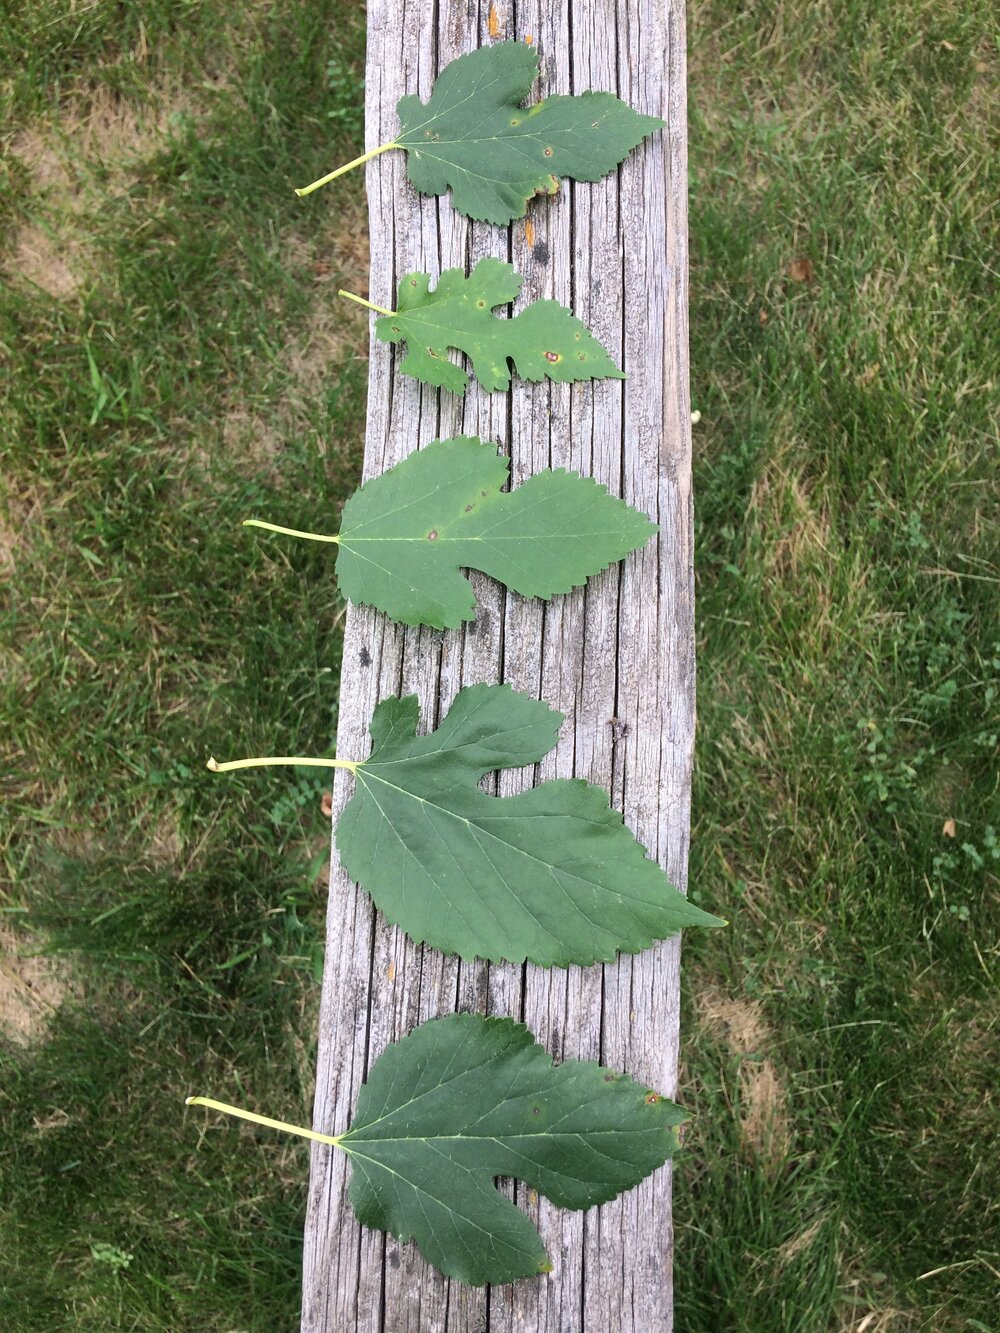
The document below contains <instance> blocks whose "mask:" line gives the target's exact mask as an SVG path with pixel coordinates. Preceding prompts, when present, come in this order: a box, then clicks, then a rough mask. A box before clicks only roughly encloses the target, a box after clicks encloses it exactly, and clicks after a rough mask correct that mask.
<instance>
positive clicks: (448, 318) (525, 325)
mask: <svg viewBox="0 0 1000 1333" xmlns="http://www.w3.org/2000/svg"><path fill="white" fill-rule="evenodd" d="M523 281H524V279H523V278H522V277H520V275H519V274H517V273H515V272H514V268H513V265H511V264H505V263H503V261H502V260H500V259H481V260H480V261H479V263H478V264H477V265H476V267H475V268H474V269H473V270H472V272H471V273H470V274H469V276H468V277H466V276H465V273H464V271H463V270H462V269H460V268H449V269H447V270H446V271H445V272H444V273H442V274H441V277H440V278H439V279H438V285H437V287H436V288H435V289H434V290H433V291H431V288H430V277H429V275H428V274H426V273H407V274H406V276H405V277H404V278H403V280H402V282H401V283H400V284H399V294H398V297H397V300H396V310H395V312H394V313H393V314H391V315H387V316H383V317H382V318H381V319H378V320H376V321H375V332H376V334H377V335H378V337H379V338H381V339H382V341H383V342H387V343H400V342H405V343H406V345H407V351H406V356H405V357H404V358H403V361H402V362H401V364H400V367H399V369H400V370H401V371H402V372H403V374H404V375H412V376H414V378H416V379H418V380H422V381H423V382H424V384H433V385H435V386H437V387H438V388H441V389H450V390H451V392H452V393H465V390H466V388H467V386H468V383H469V377H468V375H467V374H466V373H465V371H464V370H461V369H459V367H458V366H456V365H453V364H452V362H451V361H449V360H448V357H447V351H448V348H449V347H457V348H459V349H460V350H461V351H463V352H465V353H466V355H467V356H468V357H469V358H470V359H471V361H472V367H473V369H474V371H475V372H476V378H477V379H478V380H479V382H480V384H481V385H482V386H483V388H484V389H486V390H488V391H490V392H492V391H493V390H495V389H509V388H510V371H509V369H508V365H507V363H508V361H513V363H514V366H515V368H516V370H517V373H518V374H519V375H520V376H521V378H522V379H525V380H532V381H534V382H535V383H537V382H538V381H540V380H543V379H550V380H556V381H557V382H558V383H560V384H573V383H575V382H576V381H577V380H598V379H618V380H623V379H624V378H625V376H624V374H623V373H622V371H620V370H619V369H618V367H617V366H616V365H615V363H614V362H613V361H612V360H611V357H610V356H608V354H607V352H606V351H605V350H604V348H603V347H602V346H601V344H600V343H599V342H598V341H597V339H596V338H595V337H594V335H593V334H592V333H591V332H590V330H589V329H588V328H587V326H586V325H585V324H583V323H581V322H580V320H578V319H577V318H576V316H575V315H573V314H572V312H571V311H569V310H567V309H566V307H565V306H561V305H560V304H559V302H558V301H533V302H532V304H531V305H529V306H528V307H527V309H525V310H522V311H521V313H520V314H519V315H515V316H514V318H513V319H498V318H497V317H496V316H495V315H494V314H492V313H491V312H492V310H493V307H494V306H498V305H508V304H509V303H510V302H511V301H513V300H515V299H516V297H517V294H518V292H519V291H520V290H521V283H522V282H523Z"/></svg>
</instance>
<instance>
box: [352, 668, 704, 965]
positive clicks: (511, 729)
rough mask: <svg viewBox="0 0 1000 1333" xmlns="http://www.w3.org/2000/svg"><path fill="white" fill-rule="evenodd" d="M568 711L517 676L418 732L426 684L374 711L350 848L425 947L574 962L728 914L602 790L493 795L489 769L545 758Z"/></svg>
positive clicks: (573, 786) (362, 879) (381, 901)
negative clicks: (486, 782) (654, 849)
mask: <svg viewBox="0 0 1000 1333" xmlns="http://www.w3.org/2000/svg"><path fill="white" fill-rule="evenodd" d="M562 720H563V718H562V714H561V713H557V712H555V710H553V709H551V708H549V706H548V704H545V703H541V702H539V701H538V700H536V699H532V698H530V697H529V696H528V695H525V694H520V693H517V692H515V691H514V690H512V689H511V688H510V686H508V685H472V686H468V687H467V688H465V689H462V690H460V691H459V693H458V695H457V696H456V698H455V702H454V703H453V704H452V706H451V708H450V709H449V711H448V713H447V715H446V716H445V718H444V719H443V720H442V722H441V724H440V725H439V726H438V728H437V729H436V730H435V731H433V732H431V733H430V734H429V735H426V736H418V735H417V723H418V703H417V699H416V696H415V695H410V696H409V697H408V698H405V699H399V698H389V699H386V700H384V701H383V702H382V703H380V704H379V705H378V707H377V708H376V710H375V713H374V715H373V717H372V722H371V735H372V742H373V746H372V754H371V757H370V758H369V759H367V760H365V761H364V762H363V763H361V764H359V765H358V766H357V768H356V771H355V777H356V780H357V791H356V792H355V794H354V795H353V796H352V798H351V799H350V801H349V802H348V804H347V806H346V808H345V810H344V813H343V815H342V816H341V819H340V823H339V825H338V827H337V832H336V841H337V849H338V851H339V853H340V859H341V862H342V864H343V865H344V867H345V869H346V870H347V872H348V874H350V875H351V877H352V878H353V879H354V880H356V881H357V883H358V884H360V885H361V886H362V888H364V889H366V890H367V891H368V893H370V894H371V896H372V898H373V899H374V901H375V904H376V906H377V907H378V908H379V910H380V911H381V912H382V913H383V914H384V915H385V916H386V917H387V918H388V919H389V920H390V921H392V922H394V923H395V924H397V925H399V926H400V927H401V928H402V929H403V930H404V931H405V932H406V934H407V935H409V936H410V937H411V938H412V939H414V940H416V941H417V942H418V943H419V942H422V941H426V942H427V943H428V944H431V945H433V946H434V947H435V948H437V949H441V950H442V951H443V952H445V953H451V954H458V955H459V956H460V957H462V958H466V959H469V958H473V957H479V958H486V959H490V960H492V961H494V962H499V961H502V960H507V961H509V962H512V963H521V962H524V961H525V960H526V959H527V960H528V961H530V962H532V963H538V964H540V965H542V966H553V965H557V966H561V967H566V966H568V965H569V964H571V963H579V964H589V963H595V962H610V961H611V960H612V959H613V958H614V957H615V955H616V953H618V952H619V951H622V952H626V953H638V952H639V951H641V950H642V949H645V948H647V947H648V946H649V945H650V944H652V943H653V942H654V940H661V939H665V938H667V937H668V936H670V935H675V934H676V933H677V932H678V931H679V930H681V929H682V927H685V926H699V925H700V926H717V925H722V924H723V923H722V922H721V921H720V920H719V918H718V917H714V916H711V915H709V914H708V913H707V912H703V911H702V910H701V909H700V908H698V907H696V906H695V905H694V904H693V903H691V902H689V901H688V899H687V898H685V897H684V895H683V894H681V893H679V892H678V891H677V889H675V888H674V887H672V885H671V884H670V883H669V882H668V881H667V878H666V876H665V875H664V873H663V870H662V869H661V868H660V867H659V866H658V865H657V864H656V863H655V862H654V861H651V860H649V858H648V857H647V856H646V854H645V852H644V850H643V848H642V847H641V845H640V844H639V843H638V842H637V841H636V839H635V838H634V837H633V836H632V834H631V833H630V832H629V831H628V829H626V828H625V826H624V822H623V820H622V817H621V815H620V814H618V813H617V811H614V810H612V809H611V808H610V806H609V802H608V796H607V793H606V792H605V791H603V790H602V789H601V788H600V787H594V786H591V785H590V784H588V783H586V782H584V781H582V780H580V779H575V778H573V779H567V778H563V779H556V780H553V781H547V782H542V783H541V784H539V785H538V786H536V787H533V788H530V789H529V790H527V791H524V792H521V793H520V794H519V795H516V796H505V797H499V796H489V795H487V794H486V793H485V792H484V791H482V790H481V788H480V787H479V785H478V784H479V782H480V780H481V779H482V778H483V777H484V775H485V774H486V773H488V772H491V771H493V770H495V769H502V768H518V767H520V766H522V765H525V764H532V763H535V762H537V761H538V760H540V759H541V758H542V757H543V756H544V755H545V754H547V753H548V751H549V750H550V749H551V748H552V746H553V745H554V744H555V742H556V736H557V734H558V730H559V725H560V723H561V722H562Z"/></svg>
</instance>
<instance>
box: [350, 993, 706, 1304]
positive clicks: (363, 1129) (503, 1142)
mask: <svg viewBox="0 0 1000 1333" xmlns="http://www.w3.org/2000/svg"><path fill="white" fill-rule="evenodd" d="M686 1118H687V1117H686V1116H685V1115H684V1113H683V1112H682V1111H681V1110H680V1108H679V1107H677V1106H675V1105H674V1104H673V1103H672V1102H669V1101H666V1100H665V1099H664V1098H662V1097H660V1096H659V1094H657V1093H655V1092H651V1091H650V1090H649V1089H647V1088H644V1087H642V1086H641V1085H640V1084H638V1083H635V1082H633V1081H632V1079H630V1078H628V1077H627V1076H626V1075H624V1074H617V1073H615V1072H614V1071H612V1070H608V1069H604V1068H602V1066H600V1065H598V1064H593V1063H590V1062H587V1061H582V1060H567V1061H566V1062H565V1063H563V1064H561V1065H555V1066H554V1065H553V1064H552V1062H551V1060H550V1059H549V1056H548V1054H547V1053H546V1051H545V1050H544V1049H543V1048H542V1047H541V1046H539V1045H536V1044H535V1040H534V1037H533V1036H532V1034H531V1033H530V1032H529V1030H528V1029H527V1028H526V1027H524V1026H523V1025H522V1024H520V1023H515V1022H514V1021H513V1020H512V1019H509V1018H480V1017H478V1016H476V1015H473V1014H452V1015H450V1016H449V1017H447V1018H440V1019H435V1020H432V1021H431V1022H429V1023H425V1024H423V1026H421V1027H419V1028H417V1029H416V1030H415V1031H414V1032H412V1033H411V1034H410V1035H409V1036H408V1037H404V1038H403V1040H402V1041H400V1042H397V1043H396V1044H395V1045H394V1046H390V1047H389V1048H388V1049H387V1050H386V1051H385V1053H384V1054H383V1055H382V1056H381V1057H380V1058H379V1059H378V1060H377V1061H376V1063H375V1065H374V1067H373V1069H372V1071H371V1074H370V1075H369V1078H368V1082H367V1083H366V1084H365V1085H364V1087H363V1088H362V1090H361V1094H360V1096H359V1098H358V1105H357V1110H356V1112H355V1115H354V1120H353V1123H352V1125H351V1128H350V1130H349V1131H348V1132H347V1133H346V1134H344V1135H342V1136H341V1137H340V1139H339V1140H338V1142H339V1146H340V1147H341V1148H343V1149H344V1151H345V1152H347V1153H349V1154H350V1157H351V1162H352V1167H353V1170H352V1174H351V1183H350V1199H351V1203H352V1205H353V1207H354V1211H355V1213H356V1214H357V1216H358V1218H359V1220H360V1221H361V1222H363V1223H364V1224H365V1225H366V1226H370V1227H376V1228H378V1229H379V1230H383V1231H390V1232H391V1233H392V1234H393V1235H394V1236H396V1237H398V1238H399V1239H400V1240H404V1241H406V1240H414V1241H415V1242H416V1243H417V1245H418V1246H419V1248H420V1250H421V1252H422V1254H423V1255H424V1256H425V1257H426V1258H427V1259H428V1260H429V1261H430V1262H431V1263H432V1264H434V1265H435V1266H436V1267H437V1268H440V1269H441V1270H442V1272H444V1273H447V1274H448V1275H449V1276H451V1277H456V1278H459V1279H460V1280H461V1281H463V1282H467V1283H470V1284H472V1285H476V1286H479V1285H482V1284H483V1283H484V1282H512V1281H514V1280H515V1279H516V1278H521V1277H531V1276H532V1275H534V1274H538V1273H544V1272H548V1271H549V1270H550V1269H551V1267H552V1264H551V1262H550V1261H549V1259H548V1257H547V1255H546V1253H545V1249H544V1247H543V1245H542V1242H541V1238H540V1237H539V1235H538V1232H537V1231H536V1230H535V1227H534V1225H533V1224H532V1222H531V1221H530V1220H529V1219H528V1218H527V1216H526V1215H525V1214H524V1213H522V1212H521V1210H520V1209H519V1208H517V1207H516V1206H515V1205H514V1204H513V1203H512V1202H511V1201H510V1200H509V1199H506V1198H505V1197H504V1196H503V1195H502V1194H500V1193H499V1192H498V1191H497V1189H496V1188H495V1185H494V1181H495V1178H496V1177H497V1176H514V1177H515V1178H516V1179H518V1180H523V1181H525V1182H526V1183H527V1184H528V1185H530V1186H531V1187H532V1188H533V1189H536V1190H537V1191H538V1192H539V1193H540V1194H544V1195H545V1197H546V1198H548V1199H550V1200H551V1201H552V1202H553V1203H554V1204H556V1206H557V1207H560V1208H590V1207H593V1205H595V1204H599V1203H605V1202H607V1201H608V1200H609V1199H613V1198H615V1197H616V1196H617V1195H618V1194H620V1193H622V1191H624V1190H627V1189H631V1188H632V1186H634V1185H637V1184H638V1183H639V1181H640V1180H642V1179H643V1178H644V1177H645V1176H648V1175H649V1174H650V1173H651V1172H652V1171H654V1170H655V1169H656V1168H657V1167H658V1166H660V1165H661V1164H662V1163H663V1162H665V1161H666V1160H667V1158H668V1157H670V1155H671V1154H672V1152H673V1151H674V1150H675V1148H676V1146H677V1134H676V1126H677V1125H678V1124H680V1123H681V1122H682V1121H683V1120H685V1119H686Z"/></svg>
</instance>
